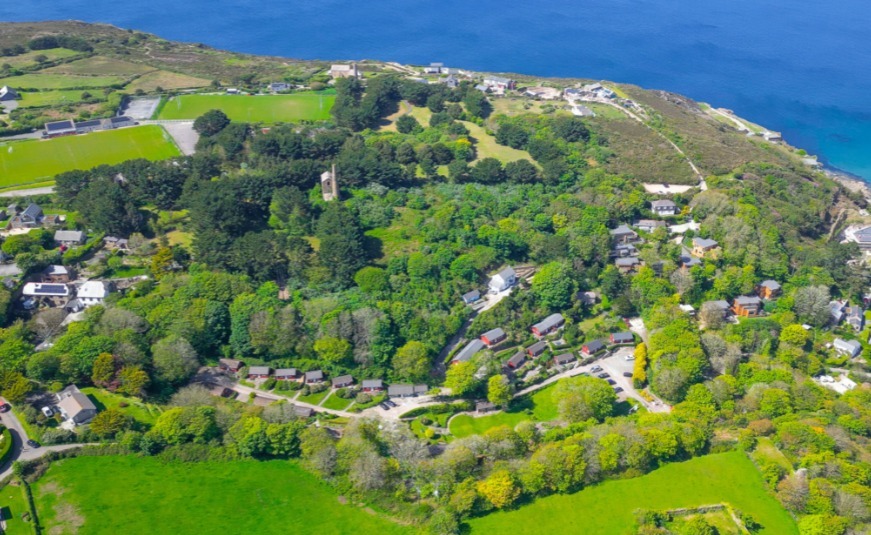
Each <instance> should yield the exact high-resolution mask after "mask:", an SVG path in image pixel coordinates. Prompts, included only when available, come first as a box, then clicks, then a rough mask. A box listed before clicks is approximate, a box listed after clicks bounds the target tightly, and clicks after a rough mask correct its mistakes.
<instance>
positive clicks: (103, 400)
mask: <svg viewBox="0 0 871 535" xmlns="http://www.w3.org/2000/svg"><path fill="white" fill-rule="evenodd" d="M82 392H83V393H84V394H85V395H87V396H88V397H90V398H91V400H92V401H93V402H94V405H96V406H97V409H98V410H104V409H108V408H115V409H118V410H120V411H121V412H123V413H124V414H126V415H127V416H130V417H131V418H133V419H134V420H138V421H140V422H142V423H144V424H153V423H154V422H155V421H156V420H157V417H158V416H160V413H161V410H160V408H159V407H157V405H152V404H150V403H143V402H142V401H141V400H139V399H138V398H127V397H124V396H121V395H119V394H113V393H112V392H109V391H107V390H102V389H100V388H93V387H88V388H82ZM122 404H127V406H126V407H122V406H121V405H122Z"/></svg>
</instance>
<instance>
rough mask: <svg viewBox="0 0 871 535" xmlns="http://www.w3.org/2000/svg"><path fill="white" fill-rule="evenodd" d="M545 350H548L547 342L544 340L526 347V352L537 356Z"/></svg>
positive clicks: (531, 355)
mask: <svg viewBox="0 0 871 535" xmlns="http://www.w3.org/2000/svg"><path fill="white" fill-rule="evenodd" d="M545 351H547V342H545V341H544V340H539V341H538V342H536V343H534V344H532V345H531V346H529V347H527V348H526V354H527V355H529V356H530V357H537V356H539V355H541V354H542V353H544V352H545Z"/></svg>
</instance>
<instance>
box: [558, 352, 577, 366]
mask: <svg viewBox="0 0 871 535" xmlns="http://www.w3.org/2000/svg"><path fill="white" fill-rule="evenodd" d="M575 360H577V359H575V356H574V355H572V354H571V353H563V354H562V355H557V356H555V357H554V358H553V363H554V364H556V365H557V366H565V365H566V364H568V363H570V362H574V361H575Z"/></svg>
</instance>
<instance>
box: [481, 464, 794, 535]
mask: <svg viewBox="0 0 871 535" xmlns="http://www.w3.org/2000/svg"><path fill="white" fill-rule="evenodd" d="M714 504H726V505H729V506H731V507H732V508H733V509H735V510H738V511H741V512H742V513H745V514H750V515H751V516H752V517H753V518H754V519H755V520H756V521H757V522H758V523H759V524H761V525H762V529H760V530H759V531H758V532H757V533H760V534H768V535H795V534H797V533H798V528H797V527H796V525H795V521H794V520H793V519H792V517H791V516H790V515H789V513H788V512H787V511H786V510H785V509H784V508H783V507H781V506H780V504H779V503H778V502H777V500H776V499H775V498H774V497H773V496H772V495H771V494H769V493H768V491H767V490H766V488H765V483H764V481H763V480H762V476H761V475H760V474H759V471H758V470H757V469H756V466H754V465H753V463H752V462H751V461H750V459H748V458H747V456H746V455H745V454H744V453H742V452H737V451H733V452H729V453H720V454H714V455H706V456H704V457H697V458H695V459H692V460H689V461H686V462H682V463H672V464H668V465H666V466H664V467H662V468H660V469H658V470H655V471H653V472H651V473H649V474H647V475H644V476H641V477H637V478H633V479H621V480H614V481H606V482H604V483H600V484H597V485H593V486H591V487H589V488H586V489H583V490H581V491H580V492H576V493H574V494H559V495H554V496H548V497H546V498H540V499H538V500H536V501H535V502H533V503H531V504H529V505H526V506H521V507H519V508H518V509H515V510H513V511H506V512H497V513H492V514H488V515H486V516H483V517H480V518H475V519H472V520H471V521H469V525H470V526H471V533H472V534H473V535H474V534H476V533H509V532H512V533H523V534H524V535H528V534H542V535H545V534H546V535H550V534H553V533H565V532H566V526H572V530H571V531H572V532H575V533H584V534H585V535H598V534H601V535H612V534H615V533H618V534H619V533H627V532H629V530H631V528H632V525H633V522H634V517H633V511H635V510H636V509H651V510H666V509H677V508H682V507H698V506H701V505H714Z"/></svg>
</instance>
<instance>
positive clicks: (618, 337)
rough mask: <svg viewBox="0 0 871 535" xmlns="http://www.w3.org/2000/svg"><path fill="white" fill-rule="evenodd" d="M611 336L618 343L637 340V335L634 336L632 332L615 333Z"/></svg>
mask: <svg viewBox="0 0 871 535" xmlns="http://www.w3.org/2000/svg"><path fill="white" fill-rule="evenodd" d="M611 338H612V339H613V340H614V342H616V343H629V342H634V341H635V337H634V336H632V333H630V332H622V333H613V334H612V335H611Z"/></svg>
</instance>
